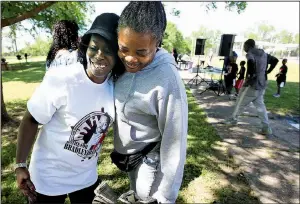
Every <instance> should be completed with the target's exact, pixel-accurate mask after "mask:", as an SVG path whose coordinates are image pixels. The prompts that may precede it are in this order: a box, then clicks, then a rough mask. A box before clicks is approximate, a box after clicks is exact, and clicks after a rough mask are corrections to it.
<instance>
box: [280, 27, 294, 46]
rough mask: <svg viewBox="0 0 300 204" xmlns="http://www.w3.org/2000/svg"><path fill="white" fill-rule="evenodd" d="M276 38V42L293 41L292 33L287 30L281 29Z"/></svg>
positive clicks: (286, 42)
mask: <svg viewBox="0 0 300 204" xmlns="http://www.w3.org/2000/svg"><path fill="white" fill-rule="evenodd" d="M276 39H277V42H278V43H283V44H289V43H293V42H294V35H293V33H291V32H289V31H287V30H282V31H280V32H279V33H278V34H277V35H276Z"/></svg>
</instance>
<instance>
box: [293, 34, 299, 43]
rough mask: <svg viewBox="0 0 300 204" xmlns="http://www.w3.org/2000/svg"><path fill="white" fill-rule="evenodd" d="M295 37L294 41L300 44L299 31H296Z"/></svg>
mask: <svg viewBox="0 0 300 204" xmlns="http://www.w3.org/2000/svg"><path fill="white" fill-rule="evenodd" d="M294 38H295V39H294V43H295V44H299V33H296V34H295V37H294Z"/></svg>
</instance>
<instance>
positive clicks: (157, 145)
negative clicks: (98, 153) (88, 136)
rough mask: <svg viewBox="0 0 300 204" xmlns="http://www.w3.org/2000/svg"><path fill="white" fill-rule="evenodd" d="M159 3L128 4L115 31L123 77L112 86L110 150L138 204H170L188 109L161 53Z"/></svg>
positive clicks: (162, 15) (183, 155)
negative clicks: (150, 201) (149, 203)
mask: <svg viewBox="0 0 300 204" xmlns="http://www.w3.org/2000/svg"><path fill="white" fill-rule="evenodd" d="M166 23H167V21H166V14H165V11H164V7H163V5H162V3H161V2H157V1H156V2H155V1H153V2H145V1H139V2H130V3H129V4H128V5H127V7H126V8H125V9H124V10H123V12H122V14H121V16H120V20H119V26H118V44H119V52H118V55H119V57H120V58H121V60H122V62H123V63H124V65H125V67H126V72H125V73H124V74H123V75H122V76H121V77H120V78H119V79H118V81H117V82H116V84H115V106H116V123H115V132H114V147H115V150H114V152H113V153H112V155H111V157H112V160H113V162H114V163H115V164H116V165H117V166H118V167H119V168H120V169H121V170H123V171H126V172H128V175H129V179H130V186H131V189H132V190H134V191H135V193H136V194H137V195H138V196H139V197H140V198H142V199H147V198H149V197H152V198H155V199H156V200H157V201H158V202H161V203H174V202H175V201H176V198H177V196H178V191H179V188H180V185H181V182H182V177H183V169H184V163H185V159H186V143H187V123H188V105H187V96H186V92H185V88H184V84H183V82H182V80H181V78H180V76H179V74H178V72H177V69H176V62H175V60H174V57H173V56H172V55H171V54H169V53H168V52H167V51H165V50H164V49H162V48H159V46H160V45H161V42H162V38H163V34H164V31H165V29H166Z"/></svg>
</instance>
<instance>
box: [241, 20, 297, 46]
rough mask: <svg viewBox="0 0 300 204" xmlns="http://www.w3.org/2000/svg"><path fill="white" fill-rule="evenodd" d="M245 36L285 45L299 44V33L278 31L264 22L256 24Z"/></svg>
mask: <svg viewBox="0 0 300 204" xmlns="http://www.w3.org/2000/svg"><path fill="white" fill-rule="evenodd" d="M244 35H245V37H246V38H251V39H254V40H258V41H266V42H272V43H283V44H289V43H294V44H298V43H299V33H297V34H293V33H291V32H289V31H287V30H281V31H276V30H275V27H274V26H273V25H270V24H269V23H268V22H264V21H262V22H258V23H255V24H254V25H253V26H252V27H250V28H249V29H248V30H247V31H246V32H245V33H244Z"/></svg>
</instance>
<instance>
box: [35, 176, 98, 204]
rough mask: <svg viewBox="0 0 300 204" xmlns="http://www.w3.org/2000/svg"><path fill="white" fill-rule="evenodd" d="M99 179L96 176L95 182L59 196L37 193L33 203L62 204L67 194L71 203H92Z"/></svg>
mask: <svg viewBox="0 0 300 204" xmlns="http://www.w3.org/2000/svg"><path fill="white" fill-rule="evenodd" d="M100 182H101V180H100V179H99V178H98V180H97V181H96V183H95V184H93V185H92V186H90V187H87V188H84V189H81V190H78V191H75V192H72V193H69V194H68V195H67V194H64V195H59V196H47V195H43V194H40V193H37V200H36V202H34V204H43V203H49V204H50V203H52V204H64V203H65V199H66V198H67V196H69V198H70V201H71V203H72V204H75V203H76V204H79V203H80V204H88V203H92V201H93V199H94V197H95V193H94V190H95V189H96V188H97V187H98V185H99V183H100Z"/></svg>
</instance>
